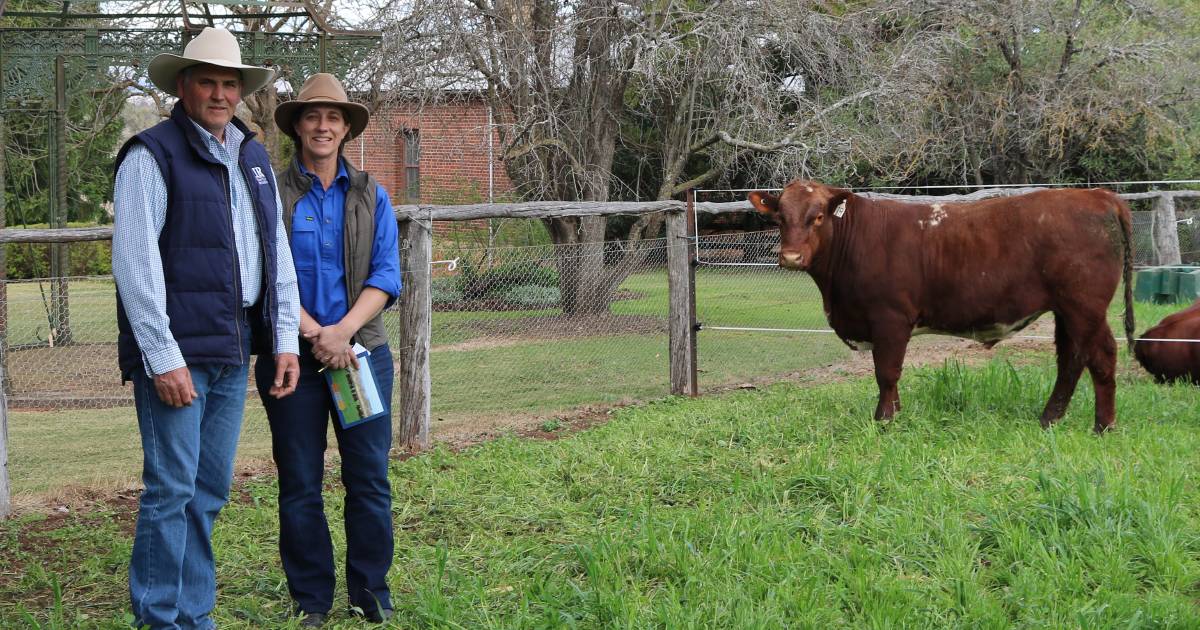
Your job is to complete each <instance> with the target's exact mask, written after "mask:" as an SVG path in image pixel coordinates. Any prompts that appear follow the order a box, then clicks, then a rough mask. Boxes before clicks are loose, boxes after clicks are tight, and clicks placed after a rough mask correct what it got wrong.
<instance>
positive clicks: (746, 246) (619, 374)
mask: <svg viewBox="0 0 1200 630" xmlns="http://www.w3.org/2000/svg"><path fill="white" fill-rule="evenodd" d="M1177 202H1178V205H1177V207H1176V210H1177V213H1178V218H1179V220H1178V222H1177V223H1176V225H1175V226H1173V229H1175V230H1176V232H1177V236H1178V242H1179V244H1180V247H1179V249H1180V251H1181V253H1182V258H1183V261H1184V262H1185V263H1193V264H1200V233H1198V228H1200V221H1196V220H1195V218H1196V217H1197V215H1200V202H1197V200H1194V199H1178V200H1177ZM1131 205H1133V207H1134V209H1135V213H1134V239H1135V248H1136V250H1137V252H1138V258H1137V263H1138V264H1139V265H1141V266H1145V265H1152V264H1156V262H1157V261H1155V260H1154V259H1153V251H1154V249H1153V242H1154V236H1153V231H1154V228H1155V226H1154V221H1156V220H1161V218H1156V216H1157V215H1159V213H1156V212H1154V210H1153V207H1154V202H1153V200H1135V201H1133V202H1132V203H1131ZM505 221H510V222H511V221H517V220H497V223H496V224H495V225H489V229H488V230H487V232H486V234H487V239H472V238H464V236H463V234H455V233H454V232H453V231H451V232H450V233H446V232H443V233H441V234H439V233H436V232H435V233H434V235H433V243H434V245H433V251H434V252H436V254H435V255H434V257H433V261H434V264H433V265H432V273H431V274H422V275H423V276H425V277H429V278H430V280H429V289H430V290H429V305H428V307H429V312H430V313H431V316H430V319H431V326H430V337H429V352H428V359H429V378H430V389H429V400H430V405H431V409H430V419H431V424H430V427H429V428H430V429H431V433H432V436H433V438H434V439H435V440H436V439H437V438H438V436H439V434H445V433H446V432H454V433H458V434H460V435H461V434H462V433H463V432H472V431H474V432H475V433H495V432H496V427H504V426H512V424H513V422H512V421H513V420H518V421H521V420H532V421H533V422H535V423H537V422H543V421H544V422H546V423H548V424H546V425H544V426H547V427H551V428H553V426H554V425H555V423H556V422H557V421H556V418H559V417H561V416H565V415H575V414H577V413H580V412H582V413H592V412H594V411H595V410H597V409H603V408H605V407H606V406H608V405H611V404H617V403H625V402H633V401H644V400H648V399H653V398H658V397H662V396H664V395H666V394H667V393H668V392H670V391H672V389H673V388H674V387H673V383H672V379H671V366H672V363H671V362H672V357H671V348H670V347H669V346H670V345H671V344H670V340H669V338H668V337H669V334H668V327H669V321H670V316H671V306H670V304H671V300H672V297H671V290H670V288H669V282H668V275H669V274H668V260H667V258H668V256H667V251H668V250H669V249H670V248H671V246H672V242H670V241H669V240H668V239H666V238H648V239H642V240H636V241H622V240H610V241H607V242H605V243H603V244H564V245H552V244H549V243H545V242H542V243H534V244H529V243H530V241H533V240H536V238H534V237H532V235H534V234H536V231H535V230H529V229H527V228H528V227H529V222H528V221H526V222H525V223H523V224H522V225H523V227H521V228H520V229H518V230H516V232H519V233H520V237H519V238H512V237H511V234H512V233H513V230H509V229H508V228H507V227H506V225H505ZM1160 227H1161V226H1160ZM493 228H494V229H493ZM698 228H699V236H698V237H696V238H695V239H693V240H691V241H689V243H690V247H692V248H693V250H692V251H693V253H694V254H695V258H696V265H695V267H694V273H695V283H694V291H695V299H696V319H697V320H698V323H699V325H700V334H699V335H698V339H697V342H696V343H697V348H698V353H697V354H698V363H699V365H698V372H699V374H698V380H699V383H700V384H701V386H702V390H703V391H713V390H715V389H720V388H728V387H739V386H744V385H746V384H747V383H750V384H757V383H763V382H770V381H773V380H778V379H780V378H787V377H790V376H794V375H796V374H799V373H804V372H805V371H806V370H808V369H810V368H814V367H818V366H825V365H830V364H834V363H837V362H838V361H841V360H843V359H845V358H846V357H847V356H848V355H849V354H850V350H849V349H848V348H846V346H845V345H844V344H843V343H842V342H841V341H840V340H839V339H838V338H837V337H836V335H833V334H832V331H831V330H829V328H828V324H827V322H826V318H825V314H824V310H823V304H822V301H821V297H820V294H819V292H818V291H817V289H816V286H815V284H814V283H813V282H812V280H811V279H810V278H809V277H808V276H807V274H803V273H798V272H795V271H785V270H781V269H779V268H778V266H777V260H778V253H779V235H778V231H777V230H776V229H775V228H774V227H772V226H769V225H767V224H765V222H763V221H762V220H761V218H760V217H757V216H756V215H755V214H754V213H744V214H742V215H741V216H740V217H739V216H737V215H726V214H720V215H717V216H716V217H712V216H704V215H702V216H701V217H700V221H699V224H698ZM542 238H544V235H543V237H542ZM489 243H490V246H489ZM411 273H412V272H411V270H406V271H405V278H404V281H405V284H406V285H410V286H416V284H415V283H420V282H422V281H423V279H414V278H413V277H410V274H411ZM4 292H5V301H4V310H3V314H4V319H3V324H4V328H3V343H4V365H5V371H4V374H5V378H6V380H5V383H4V387H5V394H6V395H7V402H8V405H9V409H10V411H11V412H12V413H10V414H9V418H10V423H9V426H10V430H11V431H12V433H13V437H12V441H11V442H10V444H11V449H10V451H11V452H12V454H13V455H12V460H11V461H12V462H13V466H14V470H15V471H16V472H15V477H14V478H15V480H16V483H14V487H15V488H17V489H18V491H25V490H28V489H31V488H32V489H34V490H36V489H39V488H41V487H44V485H45V484H46V483H49V482H43V481H41V480H42V479H51V480H54V479H58V478H59V477H60V476H61V474H62V471H61V470H57V469H55V468H54V466H55V465H56V464H55V463H54V461H53V460H55V458H73V459H69V460H64V461H72V462H80V461H86V462H88V463H87V464H79V463H74V464H72V466H76V467H79V468H80V469H81V471H83V472H80V473H78V474H77V475H76V476H75V477H73V479H75V480H80V481H84V482H85V481H86V477H81V476H80V475H83V474H84V472H87V470H90V469H87V468H86V466H93V467H94V468H95V470H94V471H92V472H90V473H88V474H94V475H95V476H96V477H103V476H105V475H108V474H110V473H111V470H110V469H111V468H112V467H113V466H114V464H113V462H114V461H118V460H119V461H121V462H123V463H122V465H126V464H128V465H127V466H126V468H129V469H130V470H129V471H128V472H129V474H131V475H132V474H135V472H136V461H137V460H138V454H137V430H136V423H135V421H134V419H133V409H132V399H131V395H130V387H129V386H128V385H125V386H122V385H121V383H120V373H119V370H118V368H117V357H116V336H117V330H116V299H115V295H116V293H115V287H114V285H113V281H112V278H111V277H107V276H88V277H71V278H65V279H61V280H46V279H42V280H19V281H18V280H13V281H8V282H6V283H4ZM384 320H385V326H386V328H387V331H388V334H389V338H390V339H391V342H392V349H393V356H394V357H396V360H397V361H398V362H399V361H401V360H402V357H403V356H404V354H405V352H406V351H408V350H411V349H412V348H405V347H403V343H408V342H406V341H401V340H402V339H409V337H406V336H405V335H403V334H402V331H401V321H402V313H401V310H400V304H399V303H397V305H395V306H393V307H392V308H391V309H389V310H388V311H387V312H385V313H384ZM1147 323H1148V322H1142V323H1141V324H1140V326H1139V327H1140V328H1143V329H1144V328H1145V327H1146V325H1147ZM1047 343H1049V342H1048V341H1047ZM398 367H399V366H398ZM398 374H399V372H398ZM247 389H248V396H247V420H246V424H245V428H244V430H243V442H242V446H241V447H240V450H239V452H240V453H242V454H243V455H246V456H251V457H266V456H269V453H270V446H269V445H270V439H269V435H268V434H267V429H266V423H265V422H262V421H261V419H262V410H261V403H260V402H259V400H258V396H257V393H256V391H255V390H254V388H253V383H252V382H249V381H248V382H247ZM400 395H401V393H400V387H399V378H398V384H397V388H396V397H397V399H394V400H393V409H399V408H400V404H399V400H398V398H399V396H400ZM524 426H529V424H528V423H526V424H525V425H524ZM101 436H102V437H101ZM93 437H94V439H93ZM39 440H44V441H42V442H39ZM64 441H70V442H73V445H71V446H69V447H64V448H67V450H70V451H71V453H70V454H67V453H66V452H65V451H64V452H63V453H61V454H57V455H55V454H47V455H46V456H45V458H44V459H45V460H48V461H49V463H45V464H41V463H39V461H40V459H43V458H39V457H31V456H30V455H31V453H35V452H37V451H38V450H39V449H42V448H45V449H47V452H49V450H50V449H53V448H58V445H59V444H60V443H61V442H64ZM38 444H45V445H46V446H38ZM116 444H121V445H122V446H121V447H120V448H122V449H126V450H125V451H120V452H118V453H117V454H116V455H114V454H113V449H114V448H116V447H115V446H114V445H116ZM93 446H94V447H95V449H99V450H97V451H96V453H95V454H93V455H88V456H87V457H86V458H79V457H78V454H79V452H81V449H86V448H91V447H93ZM126 451H128V452H126ZM89 453H90V451H89ZM31 460H32V461H31ZM93 460H94V463H93ZM39 465H44V466H45V467H46V468H45V469H39V468H38V466H39ZM39 484H41V485H39Z"/></svg>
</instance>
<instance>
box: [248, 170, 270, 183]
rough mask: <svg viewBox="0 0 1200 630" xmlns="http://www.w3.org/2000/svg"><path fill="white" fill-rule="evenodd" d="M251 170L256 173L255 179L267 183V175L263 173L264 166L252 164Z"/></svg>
mask: <svg viewBox="0 0 1200 630" xmlns="http://www.w3.org/2000/svg"><path fill="white" fill-rule="evenodd" d="M250 171H251V172H252V173H254V181H256V182H258V183H259V184H266V183H267V176H266V175H265V174H263V170H262V167H259V166H251V167H250Z"/></svg>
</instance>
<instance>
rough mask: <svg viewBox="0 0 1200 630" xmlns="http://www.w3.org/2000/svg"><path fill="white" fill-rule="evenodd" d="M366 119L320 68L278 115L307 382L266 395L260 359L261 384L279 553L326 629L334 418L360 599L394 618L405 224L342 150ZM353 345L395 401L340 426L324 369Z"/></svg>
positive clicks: (356, 599)
mask: <svg viewBox="0 0 1200 630" xmlns="http://www.w3.org/2000/svg"><path fill="white" fill-rule="evenodd" d="M368 118H369V112H368V111H367V109H366V108H365V107H363V106H362V105H358V104H356V103H351V102H349V100H348V99H347V98H346V92H345V90H344V89H343V88H342V85H341V83H340V82H339V81H338V80H337V79H336V78H335V77H334V76H333V75H330V74H325V73H321V74H316V75H313V76H312V77H310V78H309V79H308V80H307V81H305V82H304V86H303V87H302V88H301V90H300V93H299V94H298V95H297V98H296V100H294V101H289V102H287V103H283V104H282V105H280V106H279V107H278V108H276V110H275V124H276V125H278V126H279V129H280V130H281V131H283V132H284V133H286V134H287V135H288V136H290V137H291V138H292V142H293V143H295V145H296V159H295V160H294V161H293V162H292V164H291V165H290V167H289V168H288V169H287V170H286V171H284V172H281V173H278V174H277V175H278V180H279V192H280V197H281V198H282V201H283V224H284V226H285V227H286V228H287V229H288V236H289V241H290V244H291V249H292V258H293V259H294V261H295V265H296V275H297V279H298V281H299V286H300V304H301V306H302V311H301V313H300V336H301V344H300V346H301V347H300V379H299V384H298V385H297V387H296V392H295V393H294V394H293V395H291V396H289V397H287V398H283V399H277V398H274V397H272V396H268V395H267V393H268V392H269V390H270V387H271V385H272V383H273V380H274V371H273V369H272V366H271V364H270V362H260V363H259V364H258V368H257V369H256V370H255V380H256V382H257V384H258V390H259V394H260V395H261V396H262V400H263V405H264V406H265V407H266V410H267V419H268V421H269V422H270V425H271V444H272V452H273V454H274V457H275V464H276V466H277V467H278V469H279V553H280V556H281V557H282V560H283V570H284V572H285V573H286V574H287V580H288V590H289V592H290V593H291V595H292V599H293V600H294V601H295V606H296V611H297V612H298V613H299V614H301V615H303V619H302V621H301V625H302V626H304V627H317V626H320V625H321V624H323V623H324V621H325V617H326V616H327V615H328V614H329V611H330V609H331V608H332V607H333V591H334V584H335V579H336V578H335V574H334V563H333V545H332V543H331V541H330V536H329V526H328V524H327V523H326V520H325V512H324V504H323V503H322V500H321V486H322V477H323V475H324V471H325V466H324V454H325V447H326V438H325V436H326V433H327V430H328V426H329V425H328V423H329V422H330V420H331V419H332V420H333V421H334V422H333V430H334V435H335V436H336V437H337V442H338V452H339V453H340V454H341V459H342V470H341V473H342V484H343V485H344V486H345V488H346V504H345V517H344V518H345V529H346V590H347V594H348V596H349V599H350V606H351V609H352V610H353V611H355V612H356V613H358V612H359V611H361V613H360V614H362V615H364V616H365V617H366V618H367V619H369V620H371V621H375V622H380V621H386V620H387V619H388V618H390V617H391V616H392V602H391V598H390V593H389V591H388V586H387V581H386V577H387V571H388V568H389V567H390V566H391V562H392V548H393V536H392V520H391V488H390V486H389V484H388V477H387V472H388V450H389V447H390V446H391V441H392V432H391V429H392V424H391V398H392V376H393V366H392V355H391V352H390V351H389V349H388V345H387V333H386V331H385V330H384V327H383V318H382V316H381V312H382V310H383V309H384V308H386V307H387V306H388V305H390V304H391V303H392V302H393V301H395V299H396V297H397V296H398V295H399V294H400V285H401V283H400V259H399V250H398V247H397V229H396V219H395V216H394V215H393V213H392V207H391V203H390V202H389V201H388V195H387V191H385V190H384V189H383V187H382V186H380V185H379V184H378V183H377V182H376V181H375V180H374V179H373V178H372V177H371V176H370V175H368V174H367V173H364V172H361V171H358V170H357V169H355V168H354V167H353V166H351V165H350V164H349V163H348V162H347V161H346V160H345V159H344V158H343V157H342V148H343V146H344V145H345V143H346V142H347V141H349V140H350V139H352V138H354V137H355V136H357V135H358V134H360V133H362V131H363V129H364V128H365V127H366V126H367V120H368ZM355 342H357V343H359V344H361V345H362V346H363V347H365V348H367V349H368V350H370V351H371V354H370V357H369V358H367V359H364V360H369V361H370V362H371V368H372V369H373V370H374V372H375V377H376V380H377V382H378V385H379V393H380V396H381V398H382V399H383V401H384V403H385V405H387V408H388V409H387V413H386V414H385V416H384V417H382V418H378V419H375V420H370V421H367V422H364V423H362V424H361V425H354V426H352V427H350V428H346V429H344V428H342V426H341V424H340V423H338V422H337V421H336V419H337V412H336V411H335V409H334V406H333V402H332V397H331V396H330V392H329V387H328V385H327V384H326V381H325V377H324V375H323V374H321V373H320V370H322V369H323V368H326V367H327V368H344V367H347V366H351V365H357V361H356V360H355V356H354V353H353V351H352V350H351V344H353V343H355Z"/></svg>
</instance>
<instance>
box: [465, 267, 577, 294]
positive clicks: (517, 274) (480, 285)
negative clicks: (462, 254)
mask: <svg viewBox="0 0 1200 630" xmlns="http://www.w3.org/2000/svg"><path fill="white" fill-rule="evenodd" d="M459 269H460V271H459V275H458V280H459V281H458V289H459V291H461V292H462V293H463V295H464V296H465V297H467V298H468V299H479V298H483V297H487V296H499V295H504V294H505V293H506V292H507V291H508V290H510V289H513V288H515V287H526V286H535V287H546V288H557V287H558V272H557V271H556V270H554V269H552V268H550V267H543V266H541V265H539V264H538V263H535V262H515V263H505V264H502V265H497V266H495V267H492V268H490V269H484V270H483V271H480V270H478V268H477V267H476V266H475V265H473V264H470V263H467V262H464V263H462V264H461V265H459Z"/></svg>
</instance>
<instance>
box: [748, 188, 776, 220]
mask: <svg viewBox="0 0 1200 630" xmlns="http://www.w3.org/2000/svg"><path fill="white" fill-rule="evenodd" d="M750 203H751V204H753V205H754V208H755V209H756V210H758V211H759V212H761V213H763V214H775V212H776V211H778V210H779V197H776V196H775V195H772V194H771V193H768V192H761V191H758V190H756V191H754V192H752V193H750Z"/></svg>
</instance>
